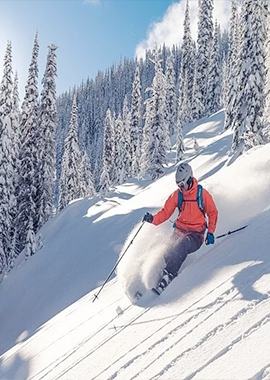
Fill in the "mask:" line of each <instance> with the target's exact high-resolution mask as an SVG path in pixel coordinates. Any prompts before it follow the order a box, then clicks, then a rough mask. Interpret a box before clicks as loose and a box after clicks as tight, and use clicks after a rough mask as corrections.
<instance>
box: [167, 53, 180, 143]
mask: <svg viewBox="0 0 270 380" xmlns="http://www.w3.org/2000/svg"><path fill="white" fill-rule="evenodd" d="M165 82H166V105H165V117H166V123H167V125H168V128H169V133H170V136H172V135H174V131H175V129H176V119H177V100H176V78H175V69H174V58H173V56H172V55H169V56H168V58H167V62H166V72H165Z"/></svg>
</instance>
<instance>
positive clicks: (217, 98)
mask: <svg viewBox="0 0 270 380" xmlns="http://www.w3.org/2000/svg"><path fill="white" fill-rule="evenodd" d="M218 31H219V29H218V24H217V21H216V23H215V33H214V43H213V46H212V53H211V60H210V65H209V75H208V88H207V104H206V113H207V115H208V116H210V115H211V114H212V113H215V112H217V111H218V110H219V109H220V107H221V67H220V59H219V50H220V49H219V37H218Z"/></svg>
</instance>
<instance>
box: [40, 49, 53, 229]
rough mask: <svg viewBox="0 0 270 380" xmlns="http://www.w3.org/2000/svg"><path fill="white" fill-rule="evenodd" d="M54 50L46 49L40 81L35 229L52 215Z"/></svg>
mask: <svg viewBox="0 0 270 380" xmlns="http://www.w3.org/2000/svg"><path fill="white" fill-rule="evenodd" d="M56 49H57V47H56V46H55V45H54V44H51V45H50V46H49V51H48V56H47V65H46V70H45V74H44V77H43V80H42V84H43V90H42V92H41V106H40V125H39V136H38V137H39V139H38V163H39V166H38V188H37V196H36V199H37V210H38V217H39V220H38V226H37V228H38V229H39V228H40V227H42V226H43V224H44V223H46V222H47V221H48V219H49V218H50V217H51V216H52V213H53V192H54V183H55V178H56V173H55V168H56V151H55V131H56V83H55V77H56V72H57V69H56Z"/></svg>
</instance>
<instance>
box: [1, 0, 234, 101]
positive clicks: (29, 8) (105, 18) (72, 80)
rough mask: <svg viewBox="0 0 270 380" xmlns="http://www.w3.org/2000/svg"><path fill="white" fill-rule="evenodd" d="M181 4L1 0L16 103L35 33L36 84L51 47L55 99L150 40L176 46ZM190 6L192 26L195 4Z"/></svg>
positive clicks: (151, 0) (149, 0) (136, 0)
mask: <svg viewBox="0 0 270 380" xmlns="http://www.w3.org/2000/svg"><path fill="white" fill-rule="evenodd" d="M216 1H217V2H218V3H229V2H230V1H229V0H216ZM180 5H181V7H180ZM184 5H185V1H184V0H181V1H179V0H178V1H176V0H175V1H173V0H47V1H45V0H8V1H5V0H1V1H0V15H1V23H0V59H2V62H3V57H4V52H5V48H6V42H7V40H11V42H12V48H13V69H14V71H15V70H17V71H18V75H19V87H20V96H21V100H22V97H23V96H24V87H25V84H26V80H27V74H28V67H29V63H30V59H31V52H32V47H33V40H34V36H35V33H36V30H38V33H39V44H40V54H39V71H40V72H39V76H40V78H39V79H40V81H41V79H42V76H43V73H44V69H45V64H46V55H47V47H48V45H49V44H50V43H52V42H53V43H55V44H56V45H57V46H58V47H59V48H58V50H57V67H58V78H57V92H58V94H61V93H62V92H64V91H66V90H68V89H69V88H70V87H73V86H74V85H79V84H80V83H81V82H82V80H83V79H84V80H85V79H87V77H90V78H94V77H95V76H96V74H97V72H98V70H102V71H105V70H106V69H107V68H109V67H110V66H111V65H112V64H113V63H118V62H119V61H120V60H121V58H124V57H129V58H133V57H134V55H135V52H137V53H138V54H142V52H143V50H144V48H145V47H152V45H153V43H154V40H155V41H157V42H158V43H161V42H165V43H167V44H169V45H170V44H172V43H175V42H176V41H179V39H180V38H181V36H180V35H178V33H179V30H182V29H183V26H182V25H183V24H182V17H183V9H184ZM190 5H191V12H193V13H192V21H193V24H194V26H196V24H197V18H196V14H195V13H194V9H196V7H197V0H196V1H194V0H191V1H190Z"/></svg>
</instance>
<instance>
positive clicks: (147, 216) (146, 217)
mask: <svg viewBox="0 0 270 380" xmlns="http://www.w3.org/2000/svg"><path fill="white" fill-rule="evenodd" d="M153 219H154V218H153V215H152V214H149V212H147V213H146V214H145V215H144V217H143V222H148V223H152V222H153Z"/></svg>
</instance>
